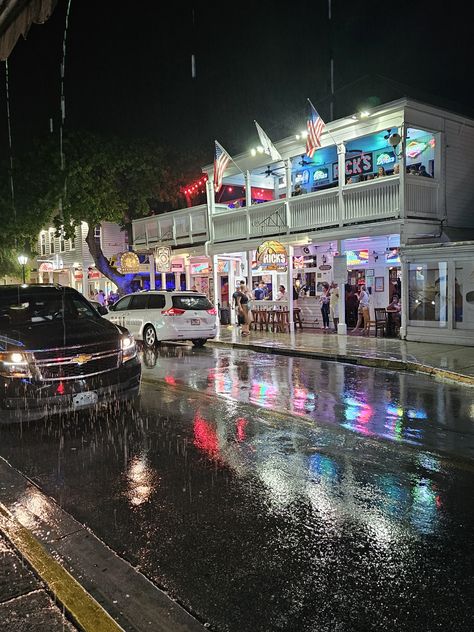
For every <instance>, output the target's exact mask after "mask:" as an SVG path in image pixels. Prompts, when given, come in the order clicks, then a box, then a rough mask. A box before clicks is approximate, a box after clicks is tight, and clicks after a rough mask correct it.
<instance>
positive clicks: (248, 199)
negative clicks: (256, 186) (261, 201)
mask: <svg viewBox="0 0 474 632" xmlns="http://www.w3.org/2000/svg"><path fill="white" fill-rule="evenodd" d="M244 178H245V208H246V211H247V213H246V221H247V239H250V235H251V234H252V224H251V220H250V207H251V206H252V175H251V173H250V171H248V170H247V171H246V172H245V174H244Z"/></svg>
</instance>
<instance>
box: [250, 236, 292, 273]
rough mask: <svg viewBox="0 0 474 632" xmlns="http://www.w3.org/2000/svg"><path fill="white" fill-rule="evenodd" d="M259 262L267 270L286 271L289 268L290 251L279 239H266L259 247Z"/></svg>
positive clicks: (262, 268)
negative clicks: (288, 251)
mask: <svg viewBox="0 0 474 632" xmlns="http://www.w3.org/2000/svg"><path fill="white" fill-rule="evenodd" d="M256 258H257V263H258V267H259V268H260V270H262V271H265V272H270V271H275V272H286V271H287V269H288V253H287V251H286V248H285V246H283V244H281V243H280V242H279V241H273V240H272V241H264V242H263V244H261V245H260V246H259V247H258V248H257V257H256Z"/></svg>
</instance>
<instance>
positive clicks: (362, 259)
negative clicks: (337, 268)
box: [346, 250, 369, 266]
mask: <svg viewBox="0 0 474 632" xmlns="http://www.w3.org/2000/svg"><path fill="white" fill-rule="evenodd" d="M346 258H347V265H348V266H358V265H363V264H365V263H368V262H369V251H368V250H346Z"/></svg>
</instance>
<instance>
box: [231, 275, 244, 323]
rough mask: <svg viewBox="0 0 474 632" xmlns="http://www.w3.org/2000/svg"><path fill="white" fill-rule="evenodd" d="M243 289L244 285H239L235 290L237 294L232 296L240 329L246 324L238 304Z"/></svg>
mask: <svg viewBox="0 0 474 632" xmlns="http://www.w3.org/2000/svg"><path fill="white" fill-rule="evenodd" d="M241 287H242V284H241V283H239V285H238V286H237V287H236V288H235V292H234V293H233V294H232V308H233V309H235V315H236V322H237V327H240V326H241V325H243V324H244V317H243V316H242V315H241V313H240V311H239V302H238V298H239V294H240V291H241Z"/></svg>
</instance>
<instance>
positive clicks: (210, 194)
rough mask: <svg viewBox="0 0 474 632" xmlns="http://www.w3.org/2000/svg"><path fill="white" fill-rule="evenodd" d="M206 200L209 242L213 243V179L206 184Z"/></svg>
mask: <svg viewBox="0 0 474 632" xmlns="http://www.w3.org/2000/svg"><path fill="white" fill-rule="evenodd" d="M206 199H207V224H208V227H207V228H208V236H209V241H211V242H213V241H214V224H213V223H212V220H213V215H214V206H215V201H216V199H215V193H214V178H209V180H208V181H207V182H206Z"/></svg>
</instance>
